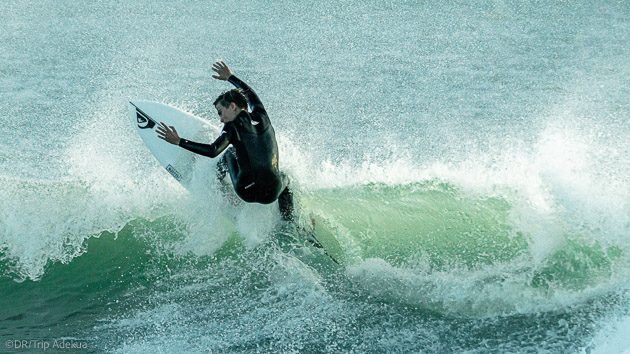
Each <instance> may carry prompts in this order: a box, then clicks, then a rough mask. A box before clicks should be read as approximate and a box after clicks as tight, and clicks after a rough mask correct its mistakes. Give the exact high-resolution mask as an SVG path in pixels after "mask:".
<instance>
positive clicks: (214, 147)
mask: <svg viewBox="0 0 630 354" xmlns="http://www.w3.org/2000/svg"><path fill="white" fill-rule="evenodd" d="M160 124H161V126H158V128H157V129H156V131H157V133H158V137H159V138H160V139H162V140H164V141H166V142H168V143H171V144H173V145H179V146H181V147H183V148H184V149H186V150H188V151H191V152H194V153H195V154H199V155H203V156H207V157H217V155H219V154H220V153H222V152H223V150H225V149H226V148H227V147H228V145H230V140H229V139H228V137H227V133H226V131H225V130H223V131H222V132H221V135H219V137H218V138H217V140H215V141H214V143H212V144H202V143H196V142H194V141H190V140H186V139H182V138H180V137H179V134H177V130H175V127H173V126H171V127H169V126H167V125H166V124H164V122H160Z"/></svg>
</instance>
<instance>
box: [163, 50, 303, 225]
mask: <svg viewBox="0 0 630 354" xmlns="http://www.w3.org/2000/svg"><path fill="white" fill-rule="evenodd" d="M212 70H213V71H214V72H215V73H216V75H212V77H213V78H215V79H218V80H223V81H228V82H230V83H231V84H232V85H234V86H235V87H236V89H232V90H229V91H226V92H224V93H222V94H221V95H219V97H217V99H216V100H215V101H214V107H215V108H216V110H217V113H218V114H219V118H220V119H221V123H223V129H222V130H221V133H220V134H219V137H218V138H217V139H216V140H215V141H214V142H213V143H212V144H202V143H197V142H193V141H189V140H186V139H182V138H180V137H179V134H178V133H177V130H176V129H175V127H174V126H170V127H169V126H167V125H166V124H165V123H164V122H160V125H161V126H158V128H157V133H158V137H159V138H160V139H162V140H165V141H166V142H168V143H171V144H174V145H178V146H181V147H182V148H184V149H186V150H189V151H192V152H194V153H196V154H200V155H203V156H208V157H211V158H214V157H216V156H218V155H219V154H220V153H222V152H223V151H225V153H224V154H223V156H222V157H221V161H219V163H218V164H217V168H218V173H219V178H223V177H224V176H225V174H226V169H227V172H229V174H230V179H231V180H232V185H233V186H234V191H235V192H236V194H237V195H238V196H239V198H241V199H242V200H243V201H245V202H248V203H261V204H269V203H273V202H274V201H276V200H278V206H279V207H280V213H281V215H282V217H283V219H285V220H291V219H292V218H293V195H292V193H291V191H290V190H289V188H288V184H289V181H288V178H287V177H286V175H285V174H284V173H282V172H280V170H279V169H278V144H277V143H276V134H275V131H274V129H273V126H272V125H271V121H270V120H269V117H268V115H267V111H266V110H265V107H264V106H263V104H262V102H261V101H260V99H259V98H258V96H257V95H256V93H255V92H254V90H252V88H251V87H249V86H248V85H247V84H246V83H244V82H243V81H241V80H240V79H239V78H237V77H236V76H234V74H232V71H231V70H230V68H229V67H228V66H227V65H226V64H225V63H224V62H223V61H217V62H216V63H214V65H213V66H212ZM248 104H249V107H250V108H251V112H249V111H248V110H247V106H248ZM230 145H232V147H230V148H228V147H229V146H230ZM226 149H227V151H226Z"/></svg>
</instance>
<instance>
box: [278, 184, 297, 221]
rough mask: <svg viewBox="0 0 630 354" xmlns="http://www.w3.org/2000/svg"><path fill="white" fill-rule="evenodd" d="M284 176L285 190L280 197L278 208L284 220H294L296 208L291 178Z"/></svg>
mask: <svg viewBox="0 0 630 354" xmlns="http://www.w3.org/2000/svg"><path fill="white" fill-rule="evenodd" d="M281 175H282V186H283V187H284V190H283V191H282V193H280V196H278V207H279V208H280V215H282V218H283V219H284V220H289V221H291V220H293V218H294V217H295V215H293V214H294V212H295V210H294V209H295V208H294V205H293V192H291V190H290V189H289V178H288V177H287V176H286V175H285V174H284V173H281Z"/></svg>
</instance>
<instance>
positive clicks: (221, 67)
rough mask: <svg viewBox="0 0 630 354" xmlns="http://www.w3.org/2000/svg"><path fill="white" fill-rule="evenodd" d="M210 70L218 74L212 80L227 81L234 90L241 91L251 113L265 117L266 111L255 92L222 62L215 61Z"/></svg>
mask: <svg viewBox="0 0 630 354" xmlns="http://www.w3.org/2000/svg"><path fill="white" fill-rule="evenodd" d="M212 70H213V71H214V72H216V73H217V74H218V75H212V77H213V78H215V79H218V80H223V81H228V82H229V83H231V84H232V85H234V86H235V87H236V88H238V89H240V90H241V93H242V94H243V96H245V99H247V104H249V106H250V107H251V109H252V112H258V113H261V114H264V115H265V116H266V115H267V111H265V106H263V104H262V101H261V100H260V98H258V95H257V94H256V92H254V90H253V89H252V88H251V87H249V85H247V84H246V83H244V82H243V81H241V79H239V78H238V77H236V76H235V75H234V74H233V73H232V70H230V68H229V67H228V66H227V65H226V64H225V63H224V62H223V61H217V62H216V63H214V65H212Z"/></svg>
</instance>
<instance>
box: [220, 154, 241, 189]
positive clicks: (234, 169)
mask: <svg viewBox="0 0 630 354" xmlns="http://www.w3.org/2000/svg"><path fill="white" fill-rule="evenodd" d="M223 159H224V160H225V164H226V166H227V170H228V172H230V179H231V180H232V185H233V186H234V188H235V189H236V184H237V183H238V174H239V168H238V159H237V158H236V154H235V153H234V148H232V147H230V148H229V149H227V150H226V151H225V154H223Z"/></svg>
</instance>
